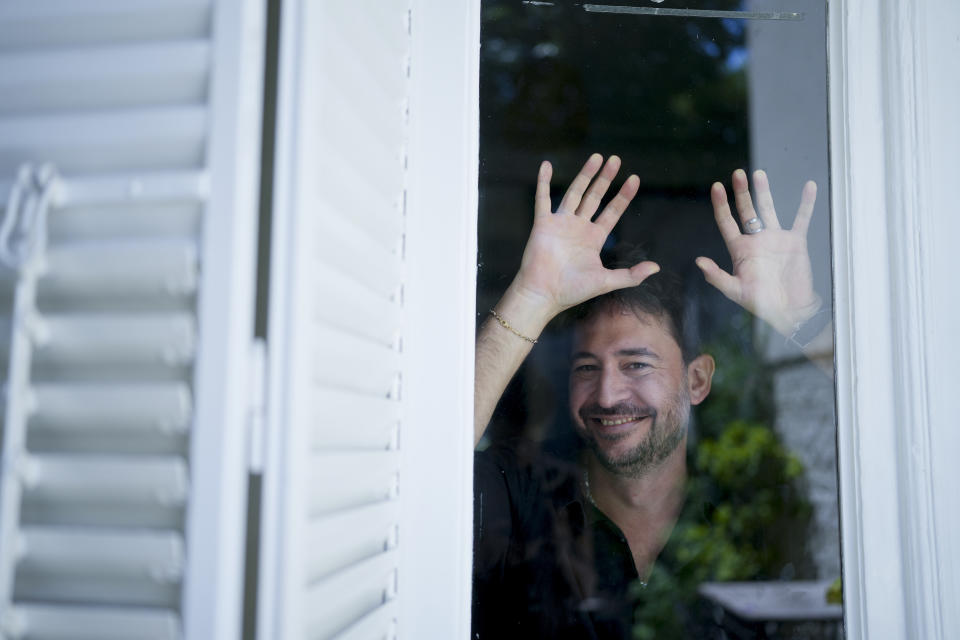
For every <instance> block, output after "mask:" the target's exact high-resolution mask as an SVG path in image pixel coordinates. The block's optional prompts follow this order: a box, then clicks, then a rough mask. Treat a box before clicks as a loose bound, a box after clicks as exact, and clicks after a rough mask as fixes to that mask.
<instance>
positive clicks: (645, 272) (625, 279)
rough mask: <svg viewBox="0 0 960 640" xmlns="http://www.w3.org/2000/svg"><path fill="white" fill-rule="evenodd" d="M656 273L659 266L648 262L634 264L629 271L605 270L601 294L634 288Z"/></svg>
mask: <svg viewBox="0 0 960 640" xmlns="http://www.w3.org/2000/svg"><path fill="white" fill-rule="evenodd" d="M658 271H660V265H658V264H657V263H656V262H650V261H649V260H648V261H646V262H641V263H640V264H635V265H633V266H632V267H630V268H629V269H607V270H606V272H605V275H604V280H603V287H604V291H603V293H607V292H608V291H613V290H615V289H626V288H627V287H635V286H637V285H638V284H640V283H641V282H643V281H644V280H646V279H647V278H649V277H650V276H652V275H653V274H655V273H657V272H658ZM598 295H601V294H598Z"/></svg>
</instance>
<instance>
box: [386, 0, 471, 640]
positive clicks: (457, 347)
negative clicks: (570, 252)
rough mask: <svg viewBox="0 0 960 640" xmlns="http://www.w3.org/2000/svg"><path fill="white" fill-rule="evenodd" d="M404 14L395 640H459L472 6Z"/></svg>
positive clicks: (467, 490)
mask: <svg viewBox="0 0 960 640" xmlns="http://www.w3.org/2000/svg"><path fill="white" fill-rule="evenodd" d="M411 8H412V11H411V15H412V20H411V30H410V31H411V37H412V50H411V56H410V57H411V65H410V143H409V164H408V189H407V227H406V242H405V244H406V264H407V271H406V275H407V279H406V285H405V288H404V302H405V309H406V312H405V318H406V322H407V326H406V327H405V329H404V352H405V353H406V354H407V357H406V368H405V370H404V373H403V376H404V378H403V379H404V396H405V399H404V407H405V410H404V422H405V423H406V424H408V425H415V428H408V429H406V430H405V431H404V432H403V434H402V435H401V438H402V446H401V468H400V477H401V481H400V482H401V485H400V492H401V520H400V530H401V536H402V537H403V539H402V544H401V545H400V549H401V557H400V570H399V589H398V591H399V593H400V616H401V617H400V637H401V638H467V637H469V635H470V601H471V598H470V585H471V583H472V566H473V564H472V559H473V431H472V430H473V366H474V361H473V350H474V335H475V329H474V327H475V317H476V316H475V305H476V274H477V259H476V258H477V195H478V194H477V180H478V156H479V129H480V97H479V87H480V0H462V1H460V2H442V3H436V2H431V1H430V0H413V1H412V3H411ZM404 496H415V499H413V500H411V499H404Z"/></svg>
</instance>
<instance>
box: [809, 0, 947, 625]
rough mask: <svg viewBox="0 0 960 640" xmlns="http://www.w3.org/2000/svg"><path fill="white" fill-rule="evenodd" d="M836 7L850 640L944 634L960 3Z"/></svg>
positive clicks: (842, 445)
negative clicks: (954, 67) (944, 76)
mask: <svg viewBox="0 0 960 640" xmlns="http://www.w3.org/2000/svg"><path fill="white" fill-rule="evenodd" d="M828 10H829V26H828V41H829V58H828V60H829V70H828V77H829V80H830V84H829V102H830V141H831V176H832V194H831V195H832V210H833V212H834V217H833V221H832V225H833V228H832V231H833V260H834V287H835V290H834V296H835V313H836V326H835V330H836V373H837V378H836V384H837V420H838V461H839V475H840V507H841V525H842V526H841V538H842V547H841V548H842V551H843V574H844V607H845V621H846V631H847V637H849V638H867V637H881V636H882V637H923V638H944V637H949V635H950V634H949V633H948V631H947V630H948V629H954V630H956V629H958V628H960V627H958V618H957V614H956V613H954V612H953V609H955V607H953V606H951V604H955V602H956V597H957V593H958V591H957V584H956V581H957V579H956V575H957V571H956V569H957V568H960V561H958V552H957V550H955V549H949V548H948V546H947V545H948V541H949V540H952V539H955V538H956V534H957V532H958V531H960V518H958V516H957V515H956V513H957V506H956V505H957V500H956V498H951V497H949V496H951V495H955V494H956V491H955V489H951V488H950V487H951V486H952V487H955V486H956V482H957V480H958V479H960V478H958V475H960V474H958V472H957V470H956V465H955V464H953V465H951V464H950V463H949V462H948V457H947V455H946V454H945V453H944V451H945V450H949V449H951V448H952V449H953V451H956V450H957V449H958V448H960V445H958V439H957V436H956V435H955V432H956V429H955V425H950V424H949V422H948V420H949V419H950V418H949V416H950V414H949V413H948V412H947V410H946V405H947V403H948V398H947V397H946V394H942V393H941V394H938V393H937V391H938V388H939V389H940V390H946V389H949V388H955V387H956V384H957V382H958V379H960V376H958V374H957V370H956V367H955V366H952V365H951V362H955V358H956V357H957V354H958V353H960V345H958V340H957V338H956V337H955V336H953V335H951V334H950V332H948V331H941V332H934V333H935V334H936V335H937V340H938V342H937V344H933V343H932V342H931V341H929V340H928V338H927V336H928V335H929V334H930V333H931V332H932V331H931V330H932V329H935V328H936V327H937V326H938V323H940V324H942V322H943V320H944V319H945V318H956V313H957V312H958V311H960V304H958V303H957V300H956V298H957V297H956V295H955V294H952V295H951V292H952V291H955V285H953V284H952V283H950V282H948V280H949V279H950V278H949V274H948V273H946V272H945V270H944V269H942V268H941V269H939V270H938V269H936V268H935V266H936V264H937V263H938V262H940V264H941V265H944V264H946V260H947V259H949V258H950V255H951V254H950V253H949V247H947V246H946V242H945V241H942V242H938V238H943V237H950V235H951V233H950V232H951V229H952V231H953V233H952V236H953V237H956V234H957V233H958V232H960V225H958V224H957V223H956V222H955V221H954V220H953V218H954V217H953V216H949V215H948V212H949V209H948V208H947V207H948V206H949V204H948V203H950V200H948V197H949V194H948V187H949V183H950V181H949V180H947V181H946V182H945V181H944V178H945V177H947V175H946V174H947V169H946V166H949V164H948V162H949V160H948V158H950V157H951V156H950V155H948V152H949V150H950V149H956V147H957V144H958V143H960V129H958V126H957V125H956V124H955V123H954V122H952V120H954V118H953V117H951V116H950V115H949V114H948V113H947V109H943V108H940V107H939V106H938V105H941V104H951V103H953V104H955V101H956V100H957V98H958V97H960V91H958V90H957V88H956V86H955V83H953V84H952V85H951V83H944V82H941V83H931V82H929V81H928V78H933V77H937V74H936V72H937V71H940V72H943V73H950V69H949V64H950V60H951V56H953V58H952V59H954V60H955V59H956V58H955V56H956V54H957V50H958V49H960V47H958V45H957V44H956V43H957V42H958V41H960V38H958V28H957V27H956V26H951V25H956V23H957V18H958V17H960V15H958V14H960V11H958V8H957V7H956V6H951V5H950V4H949V3H948V2H943V1H940V0H934V2H932V3H927V4H924V5H923V6H920V5H917V4H915V3H912V2H908V1H906V0H899V1H898V0H889V1H887V2H882V3H856V2H841V1H834V2H831V3H830V5H829V7H828ZM950 15H952V16H953V18H954V19H953V20H951V19H950V18H949V17H948V16H950ZM951 30H952V31H951ZM933 132H937V137H936V139H934V138H933V137H932V136H931V134H932V133H933ZM948 500H952V508H950V507H947V506H946V502H947V501H948ZM897 586H901V588H897ZM891 587H893V588H891ZM951 616H952V618H951Z"/></svg>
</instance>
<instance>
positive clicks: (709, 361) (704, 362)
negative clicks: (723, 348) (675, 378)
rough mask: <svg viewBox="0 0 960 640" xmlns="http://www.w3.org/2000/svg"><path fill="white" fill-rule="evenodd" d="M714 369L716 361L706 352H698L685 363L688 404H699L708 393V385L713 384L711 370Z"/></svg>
mask: <svg viewBox="0 0 960 640" xmlns="http://www.w3.org/2000/svg"><path fill="white" fill-rule="evenodd" d="M716 369H717V363H716V362H714V361H713V356H711V355H710V354H707V353H702V354H700V355H699V356H697V357H696V358H694V359H693V360H691V361H690V364H688V365H687V384H688V385H689V387H688V388H689V391H690V404H693V405H696V404H700V403H701V402H703V401H704V399H706V397H707V395H709V393H710V385H711V384H713V372H714V371H716Z"/></svg>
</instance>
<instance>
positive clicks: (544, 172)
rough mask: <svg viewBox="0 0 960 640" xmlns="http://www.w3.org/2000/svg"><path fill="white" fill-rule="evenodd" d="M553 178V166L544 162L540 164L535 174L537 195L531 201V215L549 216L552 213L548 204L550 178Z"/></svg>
mask: <svg viewBox="0 0 960 640" xmlns="http://www.w3.org/2000/svg"><path fill="white" fill-rule="evenodd" d="M552 176H553V165H551V164H550V162H549V161H547V160H544V161H543V162H541V163H540V172H539V173H538V174H537V195H536V197H535V198H534V200H533V215H534V217H537V216H545V215H550V213H551V211H553V208H552V205H551V204H550V178H551V177H552Z"/></svg>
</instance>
